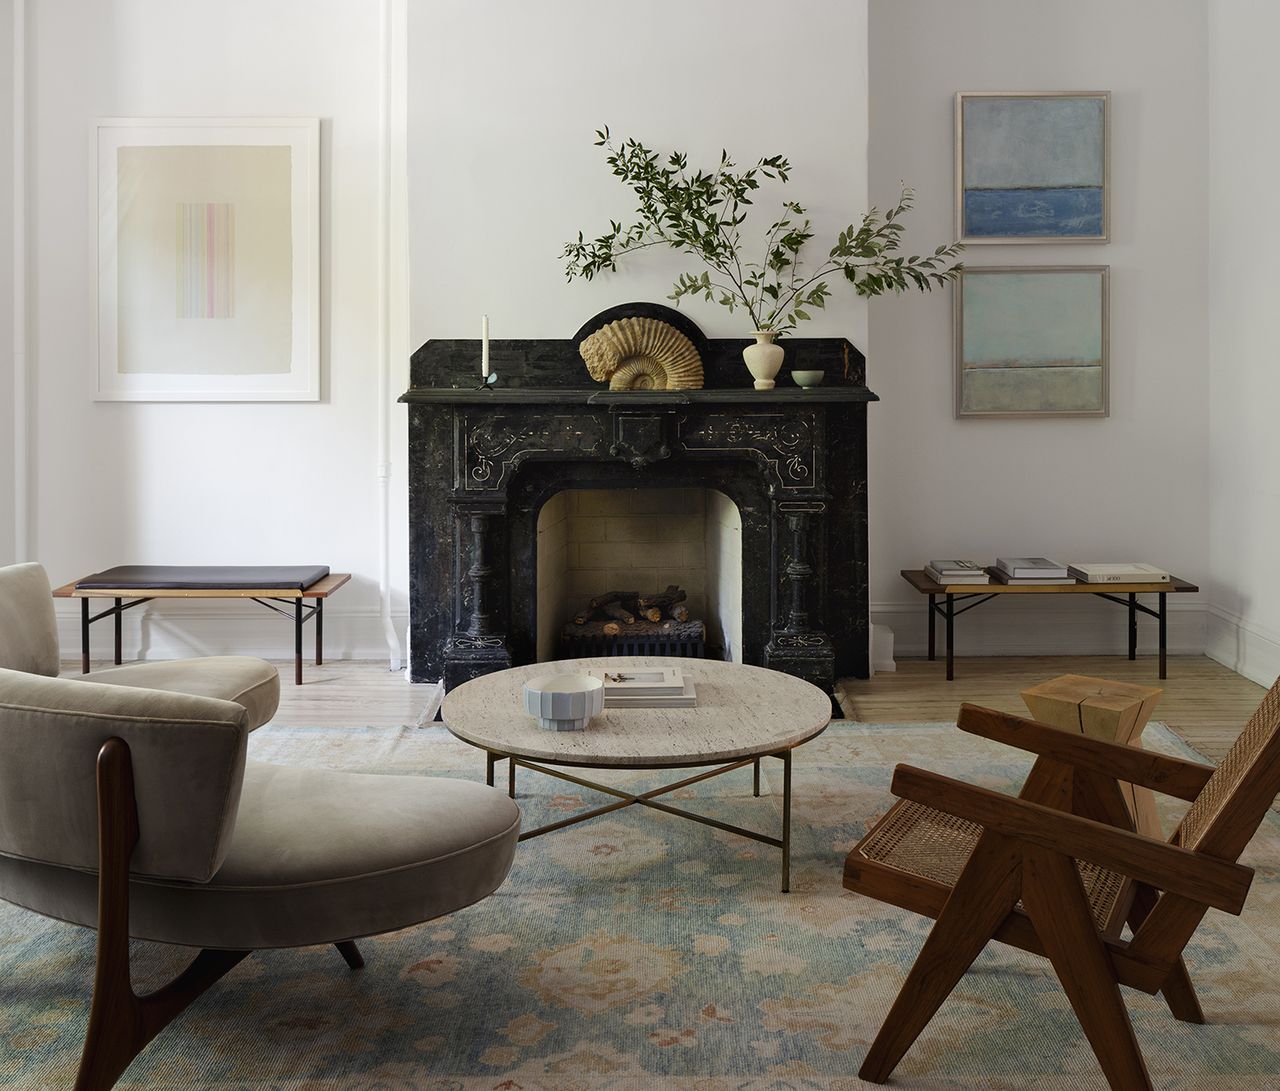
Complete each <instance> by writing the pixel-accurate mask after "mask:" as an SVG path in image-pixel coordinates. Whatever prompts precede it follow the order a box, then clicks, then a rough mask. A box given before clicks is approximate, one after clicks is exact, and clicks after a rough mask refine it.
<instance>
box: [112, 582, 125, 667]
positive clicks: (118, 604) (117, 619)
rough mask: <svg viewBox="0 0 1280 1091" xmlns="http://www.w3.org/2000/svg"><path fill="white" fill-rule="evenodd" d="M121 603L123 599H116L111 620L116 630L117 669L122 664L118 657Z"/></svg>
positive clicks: (119, 656)
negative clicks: (114, 610) (113, 615)
mask: <svg viewBox="0 0 1280 1091" xmlns="http://www.w3.org/2000/svg"><path fill="white" fill-rule="evenodd" d="M123 603H124V599H116V613H115V617H114V618H113V619H112V620H113V621H114V622H115V630H116V631H115V637H116V666H117V667H118V666H120V664H121V663H123V662H124V660H123V659H122V658H121V655H120V630H121V628H122V625H121V623H120V613H121V605H122V604H123Z"/></svg>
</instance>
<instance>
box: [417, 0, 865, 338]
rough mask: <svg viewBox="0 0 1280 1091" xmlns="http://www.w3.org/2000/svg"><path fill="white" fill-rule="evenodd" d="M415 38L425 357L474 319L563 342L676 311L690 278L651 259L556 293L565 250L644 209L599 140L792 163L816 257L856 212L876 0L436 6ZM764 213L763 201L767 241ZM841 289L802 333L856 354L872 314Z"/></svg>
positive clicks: (474, 331) (447, 0) (600, 0)
mask: <svg viewBox="0 0 1280 1091" xmlns="http://www.w3.org/2000/svg"><path fill="white" fill-rule="evenodd" d="M796 28H802V29H796ZM793 40H794V41H795V42H796V43H797V44H796V45H795V47H794V48H792V46H791V45H790V44H788V43H790V42H792V41H793ZM410 41H411V42H412V57H413V63H412V66H411V72H410V80H411V82H410V88H409V103H410V114H409V151H410V160H409V178H410V206H411V207H410V213H411V230H412V234H411V251H410V253H411V259H412V268H413V285H412V306H411V316H412V321H411V337H412V341H413V343H414V345H415V346H416V345H418V344H421V343H422V342H423V341H425V340H426V339H428V338H432V337H437V338H449V337H476V336H478V335H479V322H480V314H481V313H482V312H488V313H489V315H490V316H491V320H492V335H493V336H494V337H495V338H503V337H572V336H573V334H574V333H575V332H576V331H577V329H578V328H579V326H581V325H582V323H583V322H584V321H586V319H588V318H589V317H591V315H593V314H595V313H597V312H598V311H601V310H603V309H605V308H606V307H609V306H612V305H614V304H617V303H623V302H627V301H630V300H658V301H665V299H666V296H667V294H668V293H669V292H670V290H671V283H672V281H673V280H674V279H675V277H676V275H677V274H678V273H679V272H681V271H682V270H686V269H694V268H695V267H694V265H693V263H691V261H690V260H689V259H684V260H682V259H680V257H679V256H677V255H675V254H674V253H672V252H669V251H657V250H652V251H648V252H646V253H644V254H641V255H637V256H636V259H637V260H635V261H634V262H629V263H627V264H625V265H620V266H619V271H618V272H617V273H616V274H613V275H609V276H605V277H602V278H599V279H597V280H596V281H594V282H592V283H590V284H588V283H586V282H582V281H575V282H573V283H571V284H567V283H566V282H565V279H564V272H563V263H562V262H561V260H560V258H559V254H560V251H561V248H562V247H563V245H564V243H565V242H566V241H567V240H568V239H570V238H572V237H576V235H577V232H578V231H579V230H580V229H581V230H583V231H585V232H587V233H588V235H592V234H596V233H599V232H600V231H602V230H604V229H605V228H607V225H608V221H609V219H610V218H614V219H621V220H624V221H626V220H628V219H629V214H630V213H631V212H632V211H633V210H634V208H635V206H634V204H633V203H631V201H630V198H631V193H630V190H628V189H626V188H625V187H624V186H623V185H622V184H621V183H620V182H619V181H618V180H617V179H615V178H613V177H612V176H611V175H610V173H609V171H608V168H607V166H606V165H605V162H604V155H603V154H602V149H600V148H596V147H593V146H592V142H593V140H594V137H593V135H592V134H593V132H594V131H595V130H596V129H598V128H600V127H601V126H604V125H608V126H610V127H611V129H612V131H613V133H614V134H615V135H616V136H619V137H626V136H634V137H635V138H636V139H638V140H641V141H642V142H644V143H647V144H649V145H650V146H651V147H654V148H658V149H663V150H667V151H669V150H673V149H677V148H678V149H682V150H685V151H688V152H689V153H690V156H691V162H692V163H697V164H703V165H707V166H713V165H714V164H715V163H716V162H718V161H719V156H720V151H721V148H727V149H728V150H729V151H730V152H731V153H732V154H733V155H734V156H736V157H737V159H738V162H739V165H740V166H741V165H744V164H745V163H746V162H747V161H754V160H755V159H756V158H758V157H759V156H761V155H768V154H772V153H781V154H785V155H788V156H789V157H790V159H791V161H792V164H793V167H794V175H793V179H792V181H791V183H790V185H789V186H788V187H787V191H788V194H789V195H790V196H792V197H793V198H795V199H798V200H800V201H801V202H802V203H805V204H807V205H808V206H809V208H810V211H811V214H812V217H813V220H814V223H815V225H817V226H818V228H819V229H820V235H819V238H818V239H815V240H814V244H813V245H814V246H815V250H816V247H817V245H818V244H819V243H821V242H822V241H823V240H828V239H831V238H832V237H833V236H834V233H835V232H836V231H838V230H839V229H840V228H841V227H843V226H846V225H847V224H848V223H849V222H850V220H851V219H852V218H854V217H855V216H856V215H860V214H861V212H862V210H863V209H864V207H865V203H866V176H867V161H866V57H867V40H866V3H865V0H850V2H841V3H832V2H830V0H797V2H793V3H791V4H787V5H783V6H779V5H778V4H777V3H775V2H773V0H738V2H735V3H732V4H731V3H727V2H725V0H721V2H720V3H705V2H701V3H690V2H688V0H652V2H649V3H646V4H643V5H637V4H633V3H626V2H624V0H556V2H555V3H552V4H534V3H528V2H527V0H487V2H486V3H483V4H477V3H474V2H470V0H439V2H434V3H431V4H415V5H414V6H413V8H412V10H411V13H410ZM773 210H774V205H773V204H772V203H771V202H769V201H766V200H764V199H763V198H762V200H761V202H760V212H759V214H758V215H759V216H760V223H759V224H758V225H757V227H756V230H757V231H758V232H759V233H760V235H761V238H762V239H763V232H764V229H765V228H767V226H768V224H769V223H770V222H771V220H770V219H768V218H766V217H768V216H769V214H770V213H771V212H772V211H773ZM827 245H828V246H829V245H830V242H829V241H828V242H827ZM824 252H825V251H824ZM833 287H834V288H835V294H836V297H837V298H836V300H835V301H834V302H833V303H832V304H831V305H830V306H829V307H828V309H827V311H826V313H825V314H821V312H819V317H817V318H816V319H815V320H814V321H813V322H811V323H809V324H807V326H806V327H805V329H804V330H802V331H801V332H803V333H806V334H813V335H819V334H823V335H836V334H838V335H843V336H847V337H849V338H850V339H851V340H852V341H854V342H855V343H856V344H859V345H861V344H863V343H864V342H865V340H866V338H865V330H866V324H865V307H864V306H863V305H862V304H861V303H860V302H858V301H857V300H856V298H855V297H854V296H853V294H852V292H845V291H842V290H841V287H840V286H839V285H834V286H833ZM682 307H683V308H685V309H686V310H687V312H688V313H689V315H690V317H692V318H693V319H694V321H696V322H697V323H698V324H699V325H700V326H701V327H702V328H703V330H704V331H705V332H706V333H708V334H709V335H711V336H721V337H723V336H745V335H746V333H747V330H748V322H749V320H748V319H746V318H745V316H743V315H742V313H741V312H737V313H735V314H733V315H730V314H729V313H728V312H727V311H726V310H725V309H724V308H722V307H719V306H716V305H715V304H708V303H703V302H701V301H698V302H689V301H684V302H682Z"/></svg>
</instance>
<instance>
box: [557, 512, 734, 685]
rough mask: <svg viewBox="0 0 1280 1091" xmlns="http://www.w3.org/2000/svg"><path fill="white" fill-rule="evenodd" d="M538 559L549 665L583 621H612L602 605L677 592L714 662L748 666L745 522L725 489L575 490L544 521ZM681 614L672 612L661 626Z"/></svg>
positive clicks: (665, 614) (667, 613)
mask: <svg viewBox="0 0 1280 1091" xmlns="http://www.w3.org/2000/svg"><path fill="white" fill-rule="evenodd" d="M536 556H537V566H538V571H537V634H538V642H537V648H538V660H539V661H540V662H546V661H549V660H553V659H556V658H557V657H559V656H560V655H561V635H562V631H564V630H565V628H566V626H570V627H572V626H573V625H574V618H575V615H578V616H581V615H582V614H583V613H584V612H586V613H588V614H589V615H590V616H591V617H592V618H593V619H595V618H599V619H601V620H609V618H608V616H607V615H605V614H603V613H601V612H599V611H593V610H591V607H590V602H591V600H592V599H593V598H596V599H599V598H600V597H601V596H606V595H608V594H609V593H610V592H614V591H623V592H637V593H639V594H640V595H642V596H648V595H658V594H660V593H662V592H665V591H666V589H667V588H668V587H670V586H675V587H678V588H679V589H680V590H681V591H683V592H684V594H685V597H684V599H683V600H681V602H680V606H681V607H684V608H685V609H687V612H688V617H689V619H691V620H696V621H702V622H705V624H706V655H708V656H709V657H711V658H716V659H721V658H723V659H726V660H730V661H732V662H735V663H741V662H742V658H743V657H742V517H741V514H740V513H739V511H738V507H737V505H736V504H735V503H734V502H733V501H732V500H731V499H729V497H728V496H726V495H725V494H724V493H722V492H720V491H719V490H718V489H706V488H641V489H566V490H564V491H563V492H559V493H556V494H555V495H554V496H552V497H551V498H550V499H549V500H548V501H547V502H546V503H545V504H544V505H543V506H542V510H541V511H540V512H539V513H538V528H537V550H536ZM632 612H633V613H634V611H632ZM624 614H625V611H624ZM680 616H681V613H680V611H679V610H676V611H675V612H674V618H673V617H672V612H671V611H669V610H668V609H667V608H666V606H665V605H663V606H662V618H663V619H664V620H663V621H662V622H661V623H660V624H662V625H666V624H667V621H668V620H673V621H675V624H676V626H677V627H678V626H679V625H680V622H679V621H678V620H676V619H678V618H679V617H680ZM620 624H621V625H622V628H623V631H624V633H625V631H626V628H627V625H626V622H625V620H622V621H621V622H620ZM570 631H571V632H572V631H574V630H573V629H571V630H570Z"/></svg>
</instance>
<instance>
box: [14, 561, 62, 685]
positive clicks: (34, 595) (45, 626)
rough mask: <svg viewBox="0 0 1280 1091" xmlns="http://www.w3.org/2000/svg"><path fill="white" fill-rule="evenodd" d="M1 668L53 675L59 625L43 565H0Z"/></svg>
mask: <svg viewBox="0 0 1280 1091" xmlns="http://www.w3.org/2000/svg"><path fill="white" fill-rule="evenodd" d="M0 668H5V669H7V670H14V671H26V672H27V673H28V674H44V675H47V676H48V677H50V678H56V677H57V676H58V671H59V670H60V669H61V668H60V665H59V656H58V625H57V618H56V617H55V615H54V612H53V592H52V589H51V588H50V586H49V577H48V576H47V575H46V574H45V570H44V566H43V565H39V564H34V563H33V564H11V565H5V566H4V567H0Z"/></svg>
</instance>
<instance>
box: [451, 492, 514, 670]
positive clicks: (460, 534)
mask: <svg viewBox="0 0 1280 1091" xmlns="http://www.w3.org/2000/svg"><path fill="white" fill-rule="evenodd" d="M505 514H506V505H505V504H504V503H502V502H501V501H493V500H489V501H485V502H476V501H457V502H455V503H454V527H455V534H456V539H457V542H458V547H459V551H458V568H459V570H460V571H459V573H458V575H459V580H458V595H459V606H460V609H459V610H458V611H457V616H458V621H459V625H458V629H457V631H455V633H454V635H453V637H452V638H451V639H450V640H449V643H448V646H447V648H446V649H445V686H446V688H449V689H451V688H453V686H456V685H459V684H460V683H462V682H465V681H467V680H468V679H471V678H476V677H478V676H479V675H482V674H488V673H490V672H491V671H495V670H503V669H505V668H506V667H509V666H511V654H510V652H509V650H508V648H507V640H506V634H505V631H504V625H503V621H502V619H501V618H500V617H498V616H497V615H496V614H495V612H494V611H495V604H496V603H497V601H498V598H499V596H498V594H497V588H496V586H495V578H496V577H497V575H498V572H499V570H498V568H497V567H496V563H497V562H496V560H495V550H496V548H497V542H496V540H495V539H496V537H497V536H496V535H495V533H494V529H493V524H494V523H495V522H496V521H498V520H499V519H500V518H501V517H503V516H505ZM463 565H465V566H466V567H465V568H463Z"/></svg>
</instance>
